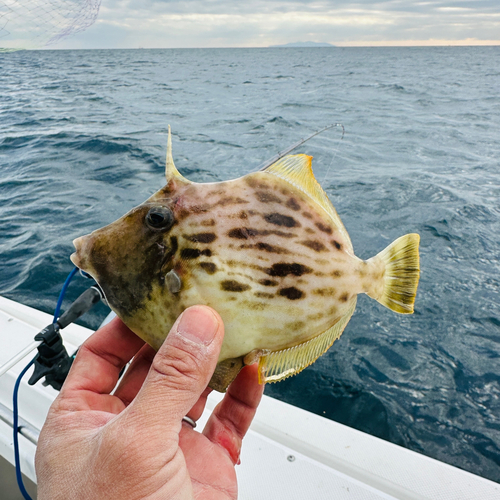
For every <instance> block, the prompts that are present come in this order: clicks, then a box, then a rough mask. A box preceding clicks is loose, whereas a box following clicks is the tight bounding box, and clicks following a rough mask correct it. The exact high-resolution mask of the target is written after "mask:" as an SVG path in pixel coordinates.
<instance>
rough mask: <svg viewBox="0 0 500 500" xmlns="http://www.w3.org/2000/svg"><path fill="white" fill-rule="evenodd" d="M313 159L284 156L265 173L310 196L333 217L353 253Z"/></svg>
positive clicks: (302, 156)
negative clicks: (315, 169) (314, 171)
mask: <svg viewBox="0 0 500 500" xmlns="http://www.w3.org/2000/svg"><path fill="white" fill-rule="evenodd" d="M312 158H313V157H312V156H308V155H304V154H300V155H288V156H284V157H283V158H281V159H280V160H278V161H277V162H276V163H273V164H272V165H271V166H270V167H268V168H266V169H265V170H264V172H266V173H268V174H271V175H275V176H276V177H280V178H281V179H284V180H285V181H287V182H289V183H290V184H293V185H294V186H295V187H296V188H298V189H300V190H301V191H303V192H304V193H306V194H307V195H308V196H310V197H311V198H312V199H313V200H314V201H315V202H316V203H317V204H318V205H319V206H320V207H321V208H322V209H323V210H324V211H325V212H326V213H327V214H328V215H329V216H330V217H331V219H332V221H333V222H334V224H335V226H336V227H337V228H338V230H339V231H340V233H341V234H342V236H344V239H345V242H346V243H347V248H348V249H349V250H350V251H351V253H352V252H353V249H352V243H351V239H350V238H349V234H348V233H347V231H346V229H345V227H344V224H342V221H341V220H340V217H339V216H338V214H337V211H336V210H335V208H334V207H333V205H332V203H331V201H330V200H329V199H328V196H327V195H326V193H325V192H324V191H323V188H322V187H321V186H320V184H319V182H318V181H317V180H316V178H315V177H314V174H313V171H312V165H311V164H312Z"/></svg>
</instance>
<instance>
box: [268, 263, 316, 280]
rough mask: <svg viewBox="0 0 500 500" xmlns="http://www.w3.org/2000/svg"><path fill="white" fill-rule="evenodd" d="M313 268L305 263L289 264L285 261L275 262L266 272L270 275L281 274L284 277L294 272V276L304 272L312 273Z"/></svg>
mask: <svg viewBox="0 0 500 500" xmlns="http://www.w3.org/2000/svg"><path fill="white" fill-rule="evenodd" d="M311 272H312V269H311V268H310V267H307V266H304V265H303V264H288V263H285V262H280V263H278V264H273V265H272V266H271V267H270V268H269V269H267V270H266V273H267V274H269V276H279V277H284V276H288V275H289V274H292V275H293V276H302V275H303V274H307V273H311Z"/></svg>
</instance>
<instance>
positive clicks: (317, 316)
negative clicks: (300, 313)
mask: <svg viewBox="0 0 500 500" xmlns="http://www.w3.org/2000/svg"><path fill="white" fill-rule="evenodd" d="M323 316H324V314H323V313H316V314H308V315H307V319H308V320H309V321H316V320H318V319H321V318H322V317H323Z"/></svg>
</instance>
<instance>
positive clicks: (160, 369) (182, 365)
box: [151, 345, 203, 390]
mask: <svg viewBox="0 0 500 500" xmlns="http://www.w3.org/2000/svg"><path fill="white" fill-rule="evenodd" d="M151 368H152V370H153V371H154V372H156V373H157V374H158V375H160V376H161V377H165V378H166V379H167V380H168V383H169V385H170V386H172V387H174V388H178V389H184V390H185V389H186V388H192V386H193V383H195V382H196V381H197V380H198V379H199V378H200V374H201V373H203V364H202V361H201V360H200V359H199V358H198V357H197V356H195V355H194V354H192V353H189V352H187V351H185V350H184V349H182V348H179V347H177V346H172V345H170V346H169V347H168V349H166V350H162V351H159V352H158V353H157V354H156V356H155V358H154V360H153V363H152V365H151Z"/></svg>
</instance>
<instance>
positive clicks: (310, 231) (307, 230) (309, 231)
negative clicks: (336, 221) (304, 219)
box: [306, 227, 315, 234]
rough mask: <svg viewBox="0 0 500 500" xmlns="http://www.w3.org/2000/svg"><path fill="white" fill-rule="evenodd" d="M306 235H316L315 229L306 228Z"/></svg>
mask: <svg viewBox="0 0 500 500" xmlns="http://www.w3.org/2000/svg"><path fill="white" fill-rule="evenodd" d="M306 233H308V234H315V233H314V229H311V228H310V227H306Z"/></svg>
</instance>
